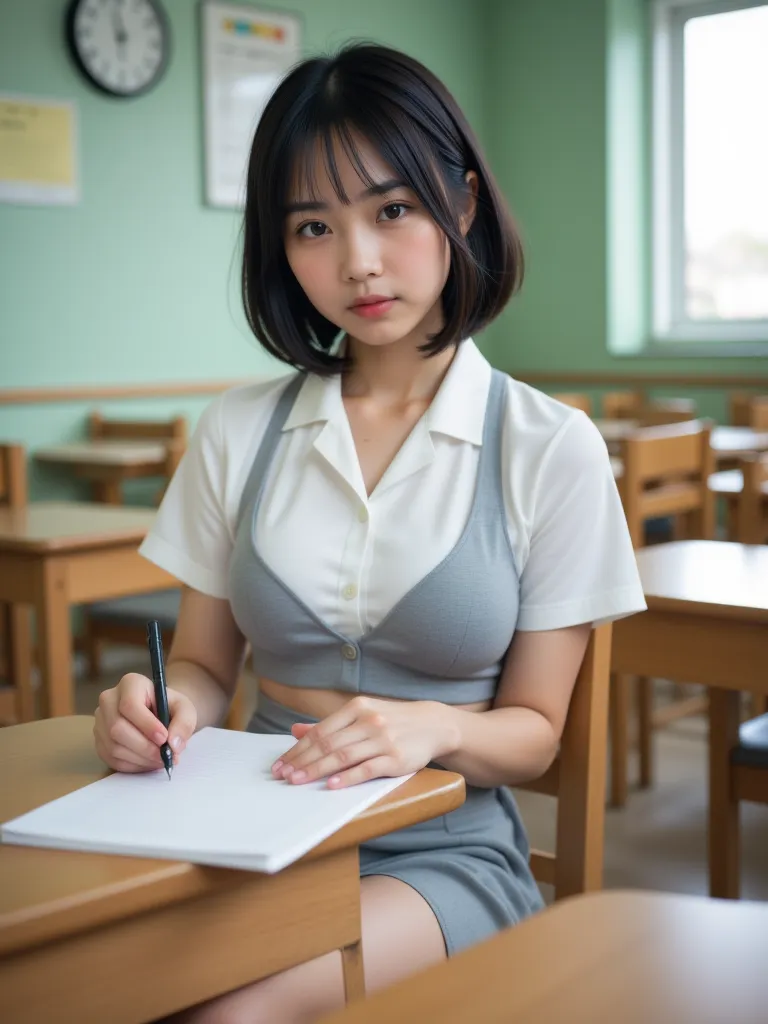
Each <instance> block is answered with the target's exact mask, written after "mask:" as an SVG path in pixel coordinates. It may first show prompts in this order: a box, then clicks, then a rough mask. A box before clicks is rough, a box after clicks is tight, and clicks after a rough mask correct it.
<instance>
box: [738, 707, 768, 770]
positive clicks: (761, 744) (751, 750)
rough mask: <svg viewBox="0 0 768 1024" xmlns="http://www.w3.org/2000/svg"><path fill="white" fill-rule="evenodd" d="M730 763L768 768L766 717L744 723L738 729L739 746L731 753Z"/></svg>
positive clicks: (767, 719) (767, 727) (767, 725)
mask: <svg viewBox="0 0 768 1024" xmlns="http://www.w3.org/2000/svg"><path fill="white" fill-rule="evenodd" d="M731 762H732V763H733V764H744V765H749V766H750V767H752V768H768V715H759V716H758V717H757V718H750V720H749V721H748V722H744V724H743V725H742V726H741V728H740V729H739V744H738V746H736V747H734V748H733V750H732V751H731Z"/></svg>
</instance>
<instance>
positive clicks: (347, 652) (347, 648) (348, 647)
mask: <svg viewBox="0 0 768 1024" xmlns="http://www.w3.org/2000/svg"><path fill="white" fill-rule="evenodd" d="M341 653H342V654H343V655H344V657H345V658H346V659H347V661H355V660H356V658H357V650H356V649H355V648H354V647H353V646H352V644H344V646H343V647H342V648H341Z"/></svg>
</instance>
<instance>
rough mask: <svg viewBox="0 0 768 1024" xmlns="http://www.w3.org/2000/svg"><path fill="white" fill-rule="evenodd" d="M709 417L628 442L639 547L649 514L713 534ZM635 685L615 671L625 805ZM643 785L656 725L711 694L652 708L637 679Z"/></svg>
mask: <svg viewBox="0 0 768 1024" xmlns="http://www.w3.org/2000/svg"><path fill="white" fill-rule="evenodd" d="M711 429H712V428H711V424H710V423H709V422H708V421H702V420H691V421H688V422H685V423H680V424H676V425H669V426H665V427H649V428H641V429H639V430H637V431H635V432H634V433H633V434H632V435H630V437H628V438H627V439H626V440H625V441H624V442H623V444H622V461H623V474H622V477H621V480H620V481H619V493H620V494H621V499H622V504H623V506H624V514H625V515H626V517H627V526H628V527H629V534H630V537H631V538H632V544H633V546H634V547H635V548H640V547H643V546H645V543H646V537H645V524H646V521H647V520H649V519H658V518H661V517H665V516H672V517H674V519H675V538H676V539H711V538H713V536H714V528H715V513H714V495H713V494H712V492H711V491H710V488H709V477H710V475H711V473H712V471H713V469H714V453H713V451H712V448H711V445H710V435H711ZM629 686H630V680H629V678H628V677H626V676H616V677H615V678H614V680H613V686H612V701H611V803H612V805H613V806H615V807H623V806H624V804H625V803H626V799H627V757H628V724H629ZM637 701H638V747H639V757H640V785H641V786H643V787H647V786H650V785H651V782H652V776H653V759H652V740H653V730H654V729H656V728H660V727H662V726H664V725H667V724H669V723H670V722H673V721H676V720H677V719H678V718H683V717H686V716H688V715H692V714H698V713H700V712H701V711H703V710H705V709H706V706H707V704H706V696H704V695H701V696H698V695H697V696H694V697H686V698H684V699H679V700H675V701H672V702H670V703H669V704H668V705H666V706H665V707H663V708H659V709H657V710H654V708H653V686H652V682H651V680H649V679H644V678H640V679H638V680H637Z"/></svg>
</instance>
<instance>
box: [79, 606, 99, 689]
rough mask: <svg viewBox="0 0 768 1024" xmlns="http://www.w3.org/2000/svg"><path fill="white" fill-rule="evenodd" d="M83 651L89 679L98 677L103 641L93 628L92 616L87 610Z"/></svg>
mask: <svg viewBox="0 0 768 1024" xmlns="http://www.w3.org/2000/svg"><path fill="white" fill-rule="evenodd" d="M83 652H84V654H85V662H86V667H87V668H86V670H87V672H88V678H89V679H97V678H98V677H99V676H100V675H101V641H100V640H99V638H98V636H97V635H96V630H95V629H94V628H93V623H92V622H91V617H90V615H89V614H88V612H87V611H86V612H85V616H84V623H83Z"/></svg>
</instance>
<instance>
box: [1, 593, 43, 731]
mask: <svg viewBox="0 0 768 1024" xmlns="http://www.w3.org/2000/svg"><path fill="white" fill-rule="evenodd" d="M6 622H7V627H6V630H7V631H6V637H7V641H8V645H7V646H8V669H9V677H10V680H11V683H12V684H13V687H14V689H15V691H16V719H17V721H19V722H32V721H33V720H34V719H35V717H36V715H35V694H34V692H33V690H32V626H31V613H30V610H29V608H25V607H23V606H22V605H10V607H9V608H8V610H7V614H6Z"/></svg>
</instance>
